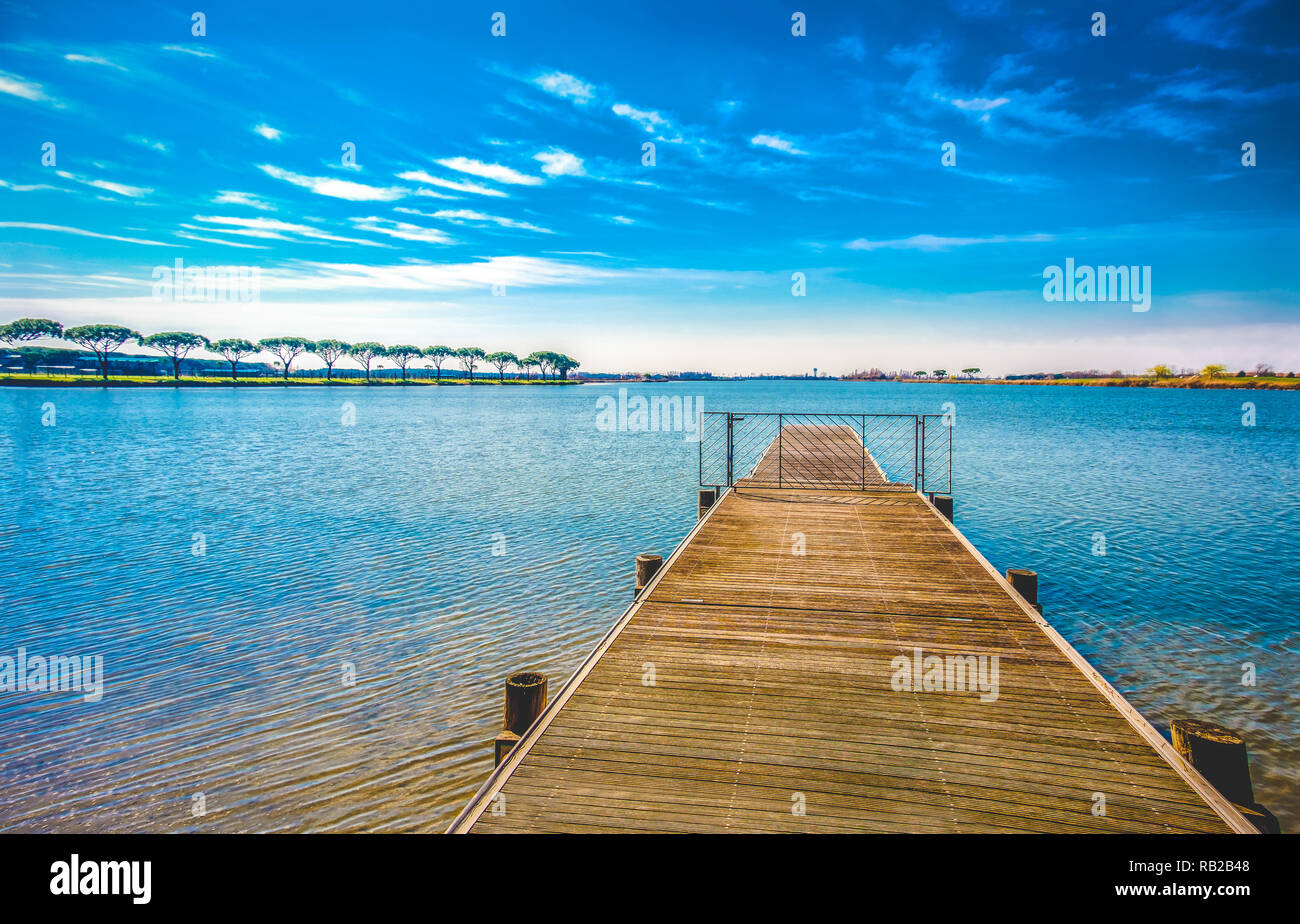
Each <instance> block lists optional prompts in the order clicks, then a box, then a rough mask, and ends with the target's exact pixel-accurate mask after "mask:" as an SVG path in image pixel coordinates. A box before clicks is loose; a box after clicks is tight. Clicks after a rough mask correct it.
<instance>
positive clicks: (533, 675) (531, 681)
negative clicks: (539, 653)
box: [506, 671, 546, 689]
mask: <svg viewBox="0 0 1300 924" xmlns="http://www.w3.org/2000/svg"><path fill="white" fill-rule="evenodd" d="M545 682H546V677H545V676H544V675H542V674H539V673H537V672H536V671H520V672H519V673H517V674H511V675H510V676H509V677H507V678H506V686H508V687H516V688H518V689H527V688H528V687H538V686H541V685H542V684H544V683H545Z"/></svg>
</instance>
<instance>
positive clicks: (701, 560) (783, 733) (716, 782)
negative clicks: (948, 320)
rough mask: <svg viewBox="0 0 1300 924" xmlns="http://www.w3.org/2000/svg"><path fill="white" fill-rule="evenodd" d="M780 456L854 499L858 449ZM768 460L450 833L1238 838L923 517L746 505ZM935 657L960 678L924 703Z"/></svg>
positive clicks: (833, 506) (871, 496)
mask: <svg viewBox="0 0 1300 924" xmlns="http://www.w3.org/2000/svg"><path fill="white" fill-rule="evenodd" d="M794 436H797V440H795V439H791V437H794ZM781 438H784V439H786V440H788V442H787V444H786V446H785V447H784V451H783V452H782V453H781V460H782V464H783V465H786V466H790V465H794V466H795V467H796V471H803V472H805V473H807V475H808V477H810V478H816V479H817V480H818V481H819V482H823V483H824V484H826V485H834V484H836V483H837V482H845V483H853V484H857V483H859V479H860V478H861V472H856V473H855V472H852V471H845V472H844V473H843V477H839V476H837V474H836V472H835V471H834V470H833V466H832V468H831V469H828V468H827V464H826V459H828V458H830V459H841V460H843V461H842V462H840V463H837V464H840V465H842V466H844V467H846V468H848V467H851V466H856V465H859V464H860V456H861V455H862V454H863V449H862V444H861V442H860V441H857V442H856V448H853V441H854V439H855V438H854V437H853V434H852V431H851V430H849V431H848V433H847V434H846V433H845V432H844V431H843V429H842V428H836V427H823V428H815V427H805V428H803V432H800V433H798V434H795V433H792V432H783V433H782V434H781ZM846 441H847V444H848V445H849V446H850V448H851V449H852V450H853V451H844V446H845V445H846ZM797 446H806V447H808V453H807V455H808V458H807V459H806V460H804V461H802V462H801V461H800V459H799V455H800V451H799V449H797V448H794V449H793V451H792V447H797ZM868 458H869V457H868ZM768 461H769V459H768V454H765V455H764V457H763V458H762V459H760V460H759V462H758V464H757V465H756V466H755V468H754V470H753V472H751V477H752V478H753V481H752V482H750V481H746V480H745V479H741V480H739V481H737V483H736V485H735V486H734V488H733V489H732V490H729V491H727V492H726V494H724V495H723V497H722V498H721V499H720V500H719V501H718V502H717V503H716V504H715V505H714V506H713V507H712V508H711V509H710V510H709V512H708V514H707V515H706V516H705V517H704V518H703V519H702V520H701V521H700V522H699V523H698V524H697V525H696V527H695V529H694V530H693V531H692V532H691V534H690V535H689V536H688V537H687V538H686V540H684V541H683V543H682V544H681V545H680V546H679V547H678V549H677V550H676V551H675V552H674V553H673V555H672V556H671V557H670V558H669V559H668V560H667V561H666V562H665V563H664V566H663V568H662V569H661V570H660V572H659V574H658V575H657V576H656V578H655V580H654V581H653V582H652V583H651V584H650V585H649V587H648V588H647V589H646V592H645V593H643V594H642V596H641V597H640V599H639V600H638V601H637V602H636V603H635V604H634V605H633V606H632V607H631V608H630V609H629V611H628V612H627V613H626V614H624V616H623V618H622V619H621V620H620V621H619V622H618V623H617V624H616V625H615V626H614V627H613V628H612V629H611V630H610V632H609V634H608V635H607V636H606V637H605V638H604V639H603V640H602V641H601V642H600V644H599V645H598V647H597V648H596V650H595V651H594V652H593V653H592V654H591V656H590V657H589V658H588V659H587V660H586V661H585V662H584V663H583V665H582V666H581V667H580V668H579V670H578V671H577V672H576V673H575V674H574V676H573V677H572V678H571V679H570V681H569V683H568V684H566V685H565V686H564V688H563V689H562V690H560V691H559V692H558V693H557V694H556V696H555V698H554V700H553V701H552V702H551V703H550V704H548V706H547V708H546V710H545V711H544V712H543V714H542V716H541V717H540V718H539V719H538V721H537V722H536V723H534V725H533V727H532V728H531V729H530V730H529V732H528V734H527V735H525V736H524V738H523V739H522V740H521V741H520V743H519V744H518V745H517V746H516V747H515V748H514V750H513V751H512V752H511V754H510V756H509V757H508V758H507V759H506V760H505V761H504V762H503V763H502V764H501V766H500V767H498V768H497V770H496V771H495V772H494V773H493V774H492V776H491V777H489V779H488V781H487V782H486V783H485V784H484V786H483V788H482V789H481V790H480V791H479V793H478V794H477V795H476V796H475V798H474V799H473V800H472V802H471V803H470V804H469V805H468V806H467V807H466V809H465V810H464V811H463V812H462V813H461V815H460V817H458V818H457V820H456V821H455V822H454V823H453V825H452V826H451V828H450V830H451V831H453V832H465V831H471V830H472V831H474V832H488V833H491V832H543V831H556V832H671V831H678V832H840V833H844V832H1063V833H1069V832H1078V833H1086V832H1152V833H1176V832H1229V831H1240V832H1243V833H1246V832H1253V831H1254V828H1253V827H1251V826H1250V824H1249V823H1248V822H1246V820H1245V819H1244V818H1242V817H1241V815H1240V814H1239V813H1238V812H1237V811H1236V810H1235V809H1234V808H1233V807H1232V806H1231V804H1230V803H1228V802H1227V800H1225V799H1224V798H1223V797H1222V796H1221V795H1220V794H1219V793H1218V791H1217V790H1215V789H1214V788H1213V787H1211V786H1210V785H1209V784H1208V783H1206V782H1205V781H1204V780H1203V779H1202V778H1201V777H1200V776H1199V774H1197V773H1196V772H1195V771H1194V770H1192V769H1191V768H1190V767H1189V766H1188V765H1187V764H1186V763H1185V762H1184V761H1183V760H1182V759H1181V758H1180V757H1178V755H1177V754H1176V753H1175V752H1174V751H1173V749H1172V748H1171V747H1170V745H1169V744H1168V743H1166V742H1165V741H1164V739H1162V738H1161V737H1160V736H1159V734H1158V733H1157V732H1156V731H1155V730H1154V729H1153V728H1151V726H1150V725H1148V724H1147V723H1146V721H1145V720H1143V719H1142V717H1141V716H1140V715H1139V714H1138V713H1137V712H1136V710H1134V709H1133V707H1132V706H1131V705H1129V704H1128V703H1127V702H1125V701H1124V700H1123V698H1122V697H1120V695H1119V694H1118V693H1117V692H1115V691H1114V690H1113V689H1112V688H1111V687H1110V686H1109V685H1108V684H1107V683H1106V682H1105V680H1104V679H1102V678H1101V677H1100V675H1098V674H1097V673H1096V671H1095V670H1094V669H1093V668H1091V666H1089V665H1088V664H1087V662H1086V661H1084V659H1083V658H1082V657H1081V656H1079V655H1078V654H1077V653H1076V652H1074V650H1073V649H1072V648H1070V646H1069V645H1068V644H1067V643H1066V642H1065V641H1064V640H1063V639H1062V638H1061V637H1060V636H1059V635H1058V634H1057V633H1056V632H1055V631H1054V630H1053V629H1052V628H1051V627H1050V626H1049V625H1048V624H1047V623H1046V622H1045V621H1044V620H1043V618H1042V617H1041V616H1039V615H1038V613H1036V612H1035V611H1034V610H1033V609H1032V608H1031V607H1030V606H1029V605H1028V604H1026V603H1025V602H1024V600H1023V599H1021V598H1020V597H1019V596H1018V595H1017V594H1015V592H1014V591H1012V590H1011V588H1010V585H1008V584H1007V583H1006V582H1005V581H1004V580H1003V579H1002V577H1001V576H1000V575H999V574H998V573H997V572H996V571H995V570H994V569H993V568H992V567H991V566H990V565H989V564H988V562H986V561H985V560H984V559H983V557H982V556H980V554H979V553H978V552H977V551H976V550H975V549H974V548H973V547H972V546H971V545H970V544H969V543H968V542H967V541H966V540H965V538H964V537H962V536H961V534H960V533H959V532H958V531H957V530H956V529H955V528H953V526H952V525H951V524H950V523H949V522H948V521H947V520H946V519H945V518H944V517H943V516H941V515H940V514H939V513H938V512H937V511H936V510H935V508H934V507H933V506H932V505H931V504H930V503H929V502H928V501H927V500H926V499H925V497H924V496H922V495H920V494H918V493H916V492H914V491H898V490H887V489H886V490H873V488H876V487H885V486H887V479H886V478H885V476H884V474H883V472H879V471H878V470H877V471H876V474H875V475H873V476H869V477H868V478H867V479H865V481H866V483H867V484H868V487H867V489H866V490H860V489H859V490H829V489H827V488H821V489H793V490H792V489H772V488H763V487H755V486H753V485H754V484H756V483H758V482H760V481H763V480H764V479H763V478H762V477H761V476H762V475H763V466H764V465H765V464H768ZM801 553H802V554H801ZM918 656H919V657H920V659H921V669H920V670H915V671H914V670H913V669H912V668H911V664H912V662H914V661H916V660H917V658H918ZM935 656H937V657H939V658H941V659H947V658H949V657H950V656H951V657H953V658H962V659H966V660H962V661H960V662H958V661H953V662H951V664H952V665H954V666H964V667H965V668H966V669H967V670H965V671H964V672H961V671H957V670H955V669H954V667H953V666H948V665H949V664H950V662H948V661H946V660H945V661H944V662H943V663H944V665H945V668H946V673H945V674H944V675H943V676H942V677H940V676H939V675H937V674H933V675H931V683H929V684H927V683H926V681H925V679H924V673H925V671H926V669H927V668H929V667H931V666H932V665H933V663H934V662H929V661H926V660H925V659H926V658H930V657H935ZM993 656H996V657H997V661H996V669H995V668H994V662H993V661H992V658H993ZM900 657H901V658H904V659H907V660H906V661H899V660H898V659H899V658H900ZM981 658H982V659H984V660H983V662H982V665H983V667H984V672H983V674H982V675H981V674H980V670H979V666H978V665H980V664H981V661H980V659H981ZM971 659H973V660H971ZM980 679H983V680H984V681H985V682H984V683H983V684H980V683H979V680H980ZM905 680H906V683H905V682H904V681H905ZM994 680H996V683H993V681H994ZM914 681H919V682H918V683H914ZM927 686H930V687H936V686H937V687H938V688H937V689H935V688H931V689H927V688H926V687H927ZM918 687H919V689H918ZM994 691H995V692H996V698H993V697H992V696H991V695H990V694H991V693H992V692H994ZM1103 800H1104V802H1103ZM1102 805H1104V814H1101V813H1100V812H1101V808H1100V807H1101V806H1102Z"/></svg>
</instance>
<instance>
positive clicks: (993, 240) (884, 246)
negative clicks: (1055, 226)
mask: <svg viewBox="0 0 1300 924" xmlns="http://www.w3.org/2000/svg"><path fill="white" fill-rule="evenodd" d="M1054 240H1056V238H1055V236H1054V235H1051V234H1022V235H1019V236H1008V235H1005V234H995V235H993V236H991V237H936V236H935V235H933V234H914V235H912V236H911V237H905V238H898V239H896V240H892V241H869V240H867V239H866V238H858V239H857V240H856V241H849V242H848V243H847V244H845V245H844V246H845V247H847V248H848V249H849V250H923V251H936V250H950V249H952V248H953V247H970V246H972V245H975V244H1037V243H1041V242H1044V241H1054Z"/></svg>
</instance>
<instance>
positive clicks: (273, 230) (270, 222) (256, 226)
mask: <svg viewBox="0 0 1300 924" xmlns="http://www.w3.org/2000/svg"><path fill="white" fill-rule="evenodd" d="M194 220H195V221H201V222H204V223H205V224H207V225H217V226H221V225H226V226H229V227H208V228H196V229H195V230H200V231H207V232H209V233H211V232H213V231H220V232H222V233H223V234H242V235H243V236H245V237H261V238H271V239H274V240H280V241H289V240H293V238H291V237H286V236H285V235H286V234H294V235H298V236H299V237H305V238H311V239H313V240H317V241H335V242H337V243H341V244H367V245H370V246H375V247H378V246H382V245H379V244H376V243H375V242H374V241H366V240H361V239H359V238H355V237H341V236H339V235H337V234H331V233H330V232H329V231H324V230H322V229H320V228H315V227H312V226H311V225H303V224H295V223H294V222H289V221H280V220H279V219H278V218H260V217H259V218H244V217H243V216H234V215H195V216H194ZM185 227H192V226H189V225H187V226H185Z"/></svg>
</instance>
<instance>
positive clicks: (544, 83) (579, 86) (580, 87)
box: [533, 71, 595, 103]
mask: <svg viewBox="0 0 1300 924" xmlns="http://www.w3.org/2000/svg"><path fill="white" fill-rule="evenodd" d="M533 83H535V84H537V85H538V86H539V87H541V88H542V89H543V90H545V91H546V92H547V93H550V94H553V95H555V96H562V97H564V98H566V99H571V100H574V101H575V102H578V103H589V102H591V98H592V95H593V93H594V91H595V88H594V87H593V86H592V85H591V84H589V83H583V82H582V81H581V80H579V79H578V78H577V77H574V76H573V75H572V74H565V73H562V72H561V71H552V72H551V73H549V74H542V75H541V76H540V77H537V78H536V79H534V80H533Z"/></svg>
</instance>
